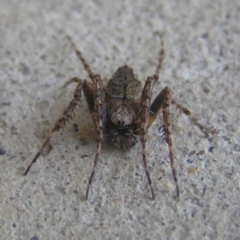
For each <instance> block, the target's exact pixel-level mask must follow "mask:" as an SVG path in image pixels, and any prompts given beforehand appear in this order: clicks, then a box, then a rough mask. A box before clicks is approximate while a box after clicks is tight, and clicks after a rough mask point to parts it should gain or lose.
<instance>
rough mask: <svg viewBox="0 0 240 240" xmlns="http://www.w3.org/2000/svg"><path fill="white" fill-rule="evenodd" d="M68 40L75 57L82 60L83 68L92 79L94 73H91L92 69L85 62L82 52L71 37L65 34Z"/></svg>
mask: <svg viewBox="0 0 240 240" xmlns="http://www.w3.org/2000/svg"><path fill="white" fill-rule="evenodd" d="M67 38H68V40H69V42H70V43H71V45H72V47H73V49H74V50H75V52H76V54H77V57H78V58H79V60H80V61H81V62H82V65H83V67H84V69H85V70H86V71H87V73H88V75H89V77H90V78H91V80H92V81H94V80H93V79H94V77H95V74H94V73H93V71H92V70H91V68H90V66H89V65H88V64H87V62H86V60H85V58H84V57H83V55H82V53H81V52H80V51H79V50H78V49H77V47H76V45H75V44H74V42H73V41H72V39H71V37H69V36H67Z"/></svg>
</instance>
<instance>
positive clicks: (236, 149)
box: [233, 143, 240, 152]
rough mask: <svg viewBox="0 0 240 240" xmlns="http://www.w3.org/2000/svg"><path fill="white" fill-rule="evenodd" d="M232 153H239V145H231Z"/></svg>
mask: <svg viewBox="0 0 240 240" xmlns="http://www.w3.org/2000/svg"><path fill="white" fill-rule="evenodd" d="M233 151H236V152H240V144H237V143H235V144H233Z"/></svg>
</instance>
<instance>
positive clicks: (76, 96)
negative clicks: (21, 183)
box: [24, 78, 86, 176]
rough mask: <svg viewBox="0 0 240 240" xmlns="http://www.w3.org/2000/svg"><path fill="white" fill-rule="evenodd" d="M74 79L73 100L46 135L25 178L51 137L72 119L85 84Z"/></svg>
mask: <svg viewBox="0 0 240 240" xmlns="http://www.w3.org/2000/svg"><path fill="white" fill-rule="evenodd" d="M75 79H76V80H77V81H78V82H79V83H78V85H77V87H76V90H75V91H74V98H73V100H72V101H71V102H70V104H69V105H68V107H67V109H66V110H65V111H64V113H63V116H62V117H61V118H60V119H59V120H58V121H57V122H56V124H55V127H54V128H53V129H52V131H51V132H50V134H49V135H48V137H47V139H46V140H45V142H44V143H43V145H42V147H41V149H40V150H39V151H38V153H37V154H36V156H35V157H34V159H33V160H32V162H31V163H30V165H29V166H28V168H27V170H26V171H25V173H24V175H25V176H26V175H27V173H28V171H29V170H30V168H31V167H32V165H33V164H34V163H35V162H36V161H37V159H38V158H39V156H40V155H41V154H42V152H43V151H44V149H45V148H46V147H47V145H48V144H49V142H50V139H51V138H52V137H53V135H54V134H55V133H56V132H57V131H59V130H60V129H61V128H63V127H64V126H65V125H66V123H67V122H68V121H69V119H72V115H73V112H74V110H75V108H76V106H77V105H78V104H79V102H80V100H81V91H82V87H83V85H84V84H85V83H86V80H84V81H82V80H81V79H77V78H75Z"/></svg>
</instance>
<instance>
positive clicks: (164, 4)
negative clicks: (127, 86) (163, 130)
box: [0, 0, 240, 240]
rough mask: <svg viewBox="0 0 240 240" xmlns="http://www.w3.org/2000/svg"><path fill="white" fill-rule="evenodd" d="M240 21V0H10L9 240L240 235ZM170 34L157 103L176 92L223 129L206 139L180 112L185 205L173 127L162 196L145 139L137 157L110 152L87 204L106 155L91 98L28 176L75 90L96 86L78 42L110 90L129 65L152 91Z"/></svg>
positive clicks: (4, 218) (1, 36) (1, 66)
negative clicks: (98, 147)
mask: <svg viewBox="0 0 240 240" xmlns="http://www.w3.org/2000/svg"><path fill="white" fill-rule="evenodd" d="M239 12H240V3H239V1H238V0H235V1H234V0H232V1H229V0H222V1H220V0H219V1H209V0H203V1H198V0H188V1H187V0H186V1H177V0H176V1H157V0H155V1H153V0H150V1H142V0H136V1H110V0H107V1H106V0H101V1H100V0H99V1H75V0H70V1H53V0H52V1H51V0H50V1H40V0H35V1H26V0H23V1H14V0H1V1H0V84H1V85H0V193H1V195H0V239H19V240H20V239H32V240H33V239H34V240H37V239H39V240H42V239H44V240H46V239H124V240H125V239H194V240H195V239H206V240H208V239H234V240H237V239H240V229H239V227H240V226H239V225H240V210H239V199H240V194H239V188H240V179H239V164H240V129H239V121H240V110H239V106H240V105H239V102H240V90H239V89H240V80H239V79H240V73H239V70H240V65H239V59H240V53H239V49H240V27H239V26H240V25H239V22H240V15H239ZM158 32H160V33H162V34H163V36H164V41H165V50H166V57H165V59H164V65H163V70H162V72H161V77H160V81H159V83H157V84H156V88H155V90H154V94H155V95H156V94H157V93H158V92H159V91H160V90H161V89H162V88H163V87H165V86H169V87H170V88H171V89H172V90H173V92H174V95H173V96H174V98H175V99H176V100H178V101H179V102H180V103H181V104H183V105H185V106H186V107H188V108H189V109H191V110H192V112H194V113H195V116H196V117H198V118H199V120H200V121H201V123H202V124H204V125H206V126H207V127H211V126H212V127H213V128H214V129H215V131H213V132H212V133H213V134H212V135H211V136H210V137H209V138H205V137H203V136H202V134H201V132H199V130H198V129H197V128H196V127H194V126H192V124H191V123H190V121H189V120H188V118H187V117H186V116H184V115H183V114H181V113H179V111H176V109H175V108H174V107H173V108H172V110H171V112H172V123H173V138H174V154H175V165H176V169H177V176H178V180H179V187H180V199H178V200H176V199H175V189H174V182H173V177H172V172H171V168H170V164H169V158H168V149H167V145H166V143H165V142H164V141H162V140H161V136H160V134H159V133H158V131H157V129H158V128H159V126H161V119H159V121H156V124H155V125H154V126H153V127H152V128H151V129H150V131H149V137H148V138H149V142H148V155H147V156H148V165H149V171H150V174H151V177H152V181H153V188H154V190H155V193H156V199H155V201H151V200H150V199H149V197H150V192H149V188H148V185H147V181H146V177H145V173H144V169H143V165H142V159H141V146H140V144H138V145H137V146H136V147H134V148H133V149H132V150H130V151H127V152H124V151H114V150H112V149H111V148H109V147H108V146H106V145H103V148H102V154H101V156H100V161H99V164H98V166H97V171H96V175H95V178H94V181H93V184H92V187H91V189H90V194H89V200H88V201H85V200H84V194H85V190H86V185H87V181H88V178H89V175H90V172H91V168H92V164H93V161H94V153H95V140H94V133H93V131H91V129H92V128H93V127H94V126H93V123H92V122H91V118H90V116H89V113H88V111H87V107H86V103H85V101H82V104H81V107H79V108H78V111H77V113H76V117H75V120H74V121H72V122H71V123H70V124H69V125H68V126H67V128H66V129H65V130H64V132H61V133H58V134H56V136H55V137H54V138H53V140H52V142H51V146H50V148H49V149H48V152H47V153H46V156H45V157H40V158H39V160H38V162H37V163H36V164H35V165H34V166H33V167H32V169H31V171H30V172H29V175H28V176H27V177H23V172H24V170H25V169H26V167H27V166H28V164H29V163H30V162H31V160H32V158H33V157H34V154H36V152H37V150H38V149H39V147H40V146H41V143H42V142H43V141H44V138H45V137H46V136H47V134H48V132H49V131H50V130H51V129H52V128H53V126H54V123H55V121H56V120H57V119H58V118H59V117H60V116H61V114H62V112H63V111H64V109H65V107H66V106H67V104H68V102H69V101H70V100H71V98H72V94H73V90H74V84H72V85H70V86H68V87H67V88H65V89H63V88H61V87H62V85H63V84H64V83H65V82H66V81H67V80H68V79H69V78H71V77H73V76H78V77H82V78H86V77H87V74H86V72H85V71H84V70H83V67H82V66H81V64H80V62H79V60H78V59H77V58H76V56H75V53H74V52H73V49H72V48H71V46H70V44H69V42H68V41H67V39H66V34H69V35H70V36H71V37H72V39H73V41H74V42H75V43H76V45H77V47H78V48H79V49H80V50H81V51H82V53H83V55H84V56H85V58H86V59H87V61H88V63H89V64H90V65H91V67H92V69H93V71H95V72H97V73H100V74H101V76H102V78H103V79H104V81H105V82H106V81H107V79H108V78H109V77H110V76H111V75H112V74H113V73H114V71H116V69H117V68H118V67H119V66H122V65H124V64H128V65H130V66H131V67H133V68H134V70H135V73H136V74H137V76H138V77H139V79H140V80H141V81H142V82H143V83H144V80H145V79H146V78H147V76H149V75H151V74H152V73H153V72H154V70H155V67H156V63H157V57H158V51H159V47H160V40H159V38H158V35H157V33H158ZM74 124H75V125H74ZM76 124H77V125H76Z"/></svg>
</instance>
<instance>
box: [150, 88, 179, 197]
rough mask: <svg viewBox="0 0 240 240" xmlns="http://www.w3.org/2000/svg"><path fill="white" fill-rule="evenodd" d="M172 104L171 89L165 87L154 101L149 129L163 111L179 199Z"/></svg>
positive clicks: (165, 132)
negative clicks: (171, 116) (174, 155)
mask: <svg viewBox="0 0 240 240" xmlns="http://www.w3.org/2000/svg"><path fill="white" fill-rule="evenodd" d="M171 104H172V91H171V89H170V88H168V87H165V88H164V89H163V90H162V91H161V92H160V93H159V94H158V96H157V97H156V98H155V99H154V101H153V103H152V105H151V108H150V115H149V120H148V128H149V127H150V126H151V125H152V123H153V122H154V120H155V119H156V117H157V116H158V114H159V112H160V111H161V110H162V113H163V130H164V136H165V140H166V142H167V144H168V149H169V158H170V164H171V168H172V173H173V178H174V182H175V186H176V195H177V197H179V187H178V180H177V174H176V169H175V164H174V159H173V146H172V145H173V144H172V133H171V119H170V112H169V109H170V105H171Z"/></svg>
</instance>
